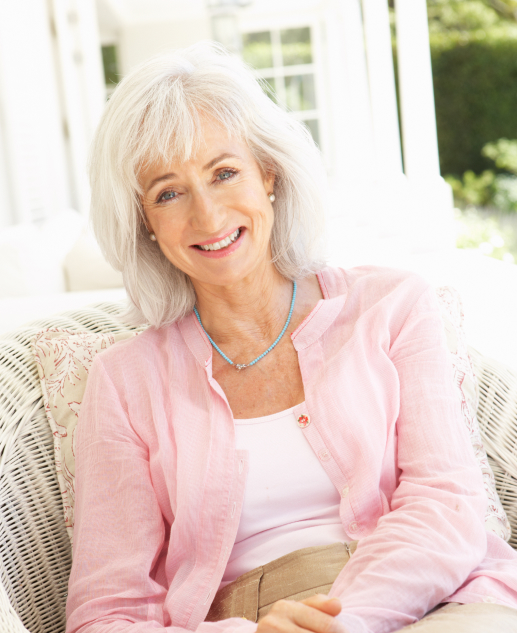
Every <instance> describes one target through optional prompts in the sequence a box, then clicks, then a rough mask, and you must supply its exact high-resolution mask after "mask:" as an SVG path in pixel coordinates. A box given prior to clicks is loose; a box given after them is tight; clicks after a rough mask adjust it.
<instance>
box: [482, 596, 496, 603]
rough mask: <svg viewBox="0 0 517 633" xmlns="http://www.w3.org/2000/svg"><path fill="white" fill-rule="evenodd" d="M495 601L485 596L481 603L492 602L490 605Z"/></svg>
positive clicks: (491, 597)
mask: <svg viewBox="0 0 517 633" xmlns="http://www.w3.org/2000/svg"><path fill="white" fill-rule="evenodd" d="M495 601H496V600H495V598H494V597H493V596H485V597H484V598H483V602H492V603H493V602H495Z"/></svg>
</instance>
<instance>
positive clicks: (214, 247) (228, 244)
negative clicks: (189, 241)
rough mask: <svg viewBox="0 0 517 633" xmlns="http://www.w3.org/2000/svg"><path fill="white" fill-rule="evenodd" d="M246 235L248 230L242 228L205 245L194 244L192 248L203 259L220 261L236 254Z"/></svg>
mask: <svg viewBox="0 0 517 633" xmlns="http://www.w3.org/2000/svg"><path fill="white" fill-rule="evenodd" d="M245 235H246V229H245V228H244V227H243V226H240V227H239V228H238V229H234V230H233V231H232V232H231V233H227V234H226V236H225V237H223V238H216V239H213V240H208V241H207V242H204V243H203V244H193V245H192V246H191V247H190V248H193V249H194V250H195V251H196V253H198V255H201V256H202V257H208V258H209V259H220V258H221V257H226V256H228V255H231V254H232V253H233V252H235V251H236V250H237V249H238V248H239V247H240V245H241V244H242V242H243V239H244V236H245Z"/></svg>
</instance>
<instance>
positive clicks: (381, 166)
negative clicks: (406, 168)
mask: <svg viewBox="0 0 517 633" xmlns="http://www.w3.org/2000/svg"><path fill="white" fill-rule="evenodd" d="M411 2H414V0H411ZM362 7H363V21H364V39H365V44H366V58H367V61H368V81H369V86H370V102H371V111H372V122H373V129H374V135H375V136H374V139H375V141H374V142H375V153H376V156H377V169H378V170H379V171H380V172H382V174H383V176H388V177H392V176H400V175H402V173H403V169H402V154H401V148H400V131H399V120H398V113H397V94H396V90H395V73H394V70H393V55H392V47H391V33H390V17H389V11H388V2H387V0H362Z"/></svg>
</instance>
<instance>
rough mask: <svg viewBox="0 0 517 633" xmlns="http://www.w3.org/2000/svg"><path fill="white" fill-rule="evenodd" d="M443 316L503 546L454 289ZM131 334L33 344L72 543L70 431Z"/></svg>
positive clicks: (491, 516)
mask: <svg viewBox="0 0 517 633" xmlns="http://www.w3.org/2000/svg"><path fill="white" fill-rule="evenodd" d="M437 296H438V301H439V303H440V308H441V311H442V318H443V322H444V328H445V333H446V337H447V344H448V347H449V351H450V355H451V362H452V366H453V370H454V384H455V385H456V387H457V389H458V399H459V401H460V403H461V410H462V413H463V420H464V422H465V424H466V426H467V429H468V431H469V435H470V440H471V442H472V446H473V449H474V453H475V456H476V459H477V461H478V463H479V466H480V468H481V471H482V473H483V480H484V484H485V490H486V492H487V495H488V499H489V505H488V509H487V513H486V518H485V526H486V529H487V530H490V531H492V532H495V533H496V534H497V535H499V536H501V537H502V538H504V539H505V540H508V539H509V538H510V524H509V522H508V518H507V516H506V513H505V511H504V510H503V507H502V505H501V502H500V500H499V496H498V494H497V491H496V488H495V480H494V475H493V472H492V469H491V468H490V465H489V464H488V458H487V455H486V452H485V449H484V448H483V444H482V442H481V436H480V432H479V426H478V422H477V418H476V411H477V404H478V394H477V381H476V376H475V374H474V370H473V365H472V362H471V360H470V357H469V355H468V352H467V343H466V340H465V333H464V331H463V311H462V306H461V300H460V298H459V295H458V293H457V292H456V291H455V290H454V289H453V288H448V287H443V288H439V289H438V290H437ZM135 335H136V333H135V332H125V333H122V334H97V333H94V332H87V331H85V332H73V331H68V330H60V329H49V330H45V331H44V332H40V333H39V334H38V335H37V336H36V337H35V339H34V341H33V351H34V356H35V358H36V362H37V365H38V372H39V376H40V380H41V388H42V391H43V398H44V402H45V410H46V413H47V417H48V421H49V424H50V428H51V429H52V433H53V435H54V450H55V455H56V470H57V476H58V480H59V485H60V488H61V495H62V499H63V506H64V514H65V523H66V527H67V530H68V534H69V536H70V541H71V542H72V539H73V527H74V501H75V488H74V477H75V456H74V441H75V429H76V426H77V419H78V414H79V409H80V407H81V401H82V399H83V394H84V389H85V387H86V380H87V378H88V371H89V369H90V367H91V364H92V362H93V359H94V357H95V354H97V353H98V352H100V351H102V350H103V349H106V348H108V347H109V346H110V345H113V344H114V343H116V342H117V341H120V340H123V339H127V338H131V337H132V336H135Z"/></svg>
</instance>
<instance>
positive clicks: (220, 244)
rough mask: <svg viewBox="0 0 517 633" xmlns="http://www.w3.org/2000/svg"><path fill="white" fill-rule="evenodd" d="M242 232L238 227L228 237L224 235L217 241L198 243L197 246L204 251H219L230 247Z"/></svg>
mask: <svg viewBox="0 0 517 633" xmlns="http://www.w3.org/2000/svg"><path fill="white" fill-rule="evenodd" d="M240 234H241V229H240V228H238V229H236V230H235V231H233V232H232V233H230V235H227V236H226V237H223V238H221V239H219V240H217V241H210V242H209V243H207V242H204V243H203V244H196V247H197V248H200V249H201V250H203V251H218V250H221V249H223V248H228V246H230V244H233V242H235V241H236V240H237V239H238V238H239V236H240Z"/></svg>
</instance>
